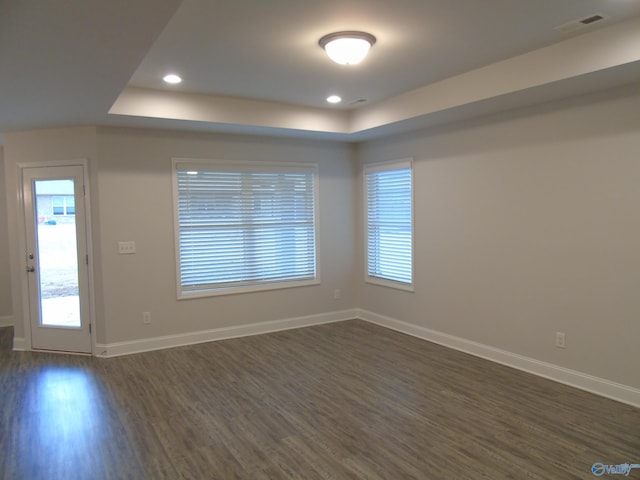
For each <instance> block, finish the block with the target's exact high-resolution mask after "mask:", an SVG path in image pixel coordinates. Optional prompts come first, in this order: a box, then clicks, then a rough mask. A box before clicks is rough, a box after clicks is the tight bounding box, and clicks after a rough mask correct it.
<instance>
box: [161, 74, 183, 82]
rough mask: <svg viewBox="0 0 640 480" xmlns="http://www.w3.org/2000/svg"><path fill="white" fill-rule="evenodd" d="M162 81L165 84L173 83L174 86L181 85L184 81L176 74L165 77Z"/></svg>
mask: <svg viewBox="0 0 640 480" xmlns="http://www.w3.org/2000/svg"><path fill="white" fill-rule="evenodd" d="M162 79H163V80H164V81H165V82H167V83H172V84H176V83H180V82H181V81H182V78H180V77H179V76H178V75H176V74H175V73H170V74H169V75H165V76H164V77H162Z"/></svg>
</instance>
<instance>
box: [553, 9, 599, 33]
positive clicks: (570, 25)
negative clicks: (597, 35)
mask: <svg viewBox="0 0 640 480" xmlns="http://www.w3.org/2000/svg"><path fill="white" fill-rule="evenodd" d="M608 18H609V16H608V15H605V14H604V13H594V14H592V15H587V16H586V17H584V18H579V19H578V20H571V21H570V22H567V23H563V24H562V25H558V26H557V27H554V30H557V31H559V32H562V33H571V32H575V31H577V30H581V29H583V28H587V27H591V26H592V25H595V24H596V23H600V22H602V21H603V20H606V19H608Z"/></svg>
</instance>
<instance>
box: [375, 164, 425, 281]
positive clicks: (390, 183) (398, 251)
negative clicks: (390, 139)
mask: <svg viewBox="0 0 640 480" xmlns="http://www.w3.org/2000/svg"><path fill="white" fill-rule="evenodd" d="M411 172H412V170H411V161H409V160H405V161H398V162H392V163H385V164H378V165H372V166H368V167H366V168H365V179H366V195H367V275H368V276H369V277H370V278H379V279H384V280H390V281H392V282H399V283H402V284H408V285H411V284H412V264H413V247H412V242H413V238H412V237H413V226H412V215H413V214H412V205H413V201H412V174H411Z"/></svg>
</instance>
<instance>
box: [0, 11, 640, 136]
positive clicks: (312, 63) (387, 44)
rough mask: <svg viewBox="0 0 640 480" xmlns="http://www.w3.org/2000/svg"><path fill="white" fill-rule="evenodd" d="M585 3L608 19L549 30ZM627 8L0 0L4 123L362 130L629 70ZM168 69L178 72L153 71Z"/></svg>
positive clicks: (631, 48)
mask: <svg viewBox="0 0 640 480" xmlns="http://www.w3.org/2000/svg"><path fill="white" fill-rule="evenodd" d="M595 13H598V14H601V15H603V16H605V17H606V19H605V20H603V21H601V22H598V23H597V24H594V25H593V26H591V27H588V28H584V29H582V30H578V31H575V32H572V33H561V32H559V31H557V30H555V29H554V27H557V26H559V25H562V24H565V23H567V22H569V21H572V20H576V19H580V18H584V17H587V16H589V15H591V14H595ZM639 20H640V0H535V1H532V0H482V1H480V0H324V1H322V2H320V1H311V0H220V1H211V0H184V1H180V0H109V1H108V2H105V1H104V0H49V1H47V2H42V1H41V0H0V133H2V132H8V131H15V130H26V129H32V128H41V127H52V126H67V125H86V124H91V125H139V126H154V127H169V128H183V129H194V130H207V131H246V132H256V133H275V134H283V133H284V134H287V135H313V134H318V135H322V136H326V137H334V138H339V139H345V140H350V139H359V138H365V137H366V134H365V133H363V132H369V134H370V135H378V134H384V133H386V132H390V131H393V130H398V129H399V128H400V129H401V128H409V127H411V128H415V127H417V126H421V125H429V124H434V123H439V122H442V121H451V120H455V119H458V118H464V117H466V116H470V115H477V114H482V113H488V112H491V111H496V110H498V109H504V108H513V107H515V106H519V105H521V104H528V103H532V102H539V101H545V100H547V99H551V98H557V97H558V96H565V95H569V94H576V93H583V92H588V91H593V90H596V89H602V88H607V87H610V86H614V85H620V84H628V83H634V82H637V81H638V79H639V78H640V39H639V38H638V34H637V33H635V32H640V21H639ZM339 30H363V31H367V32H369V33H372V34H373V35H375V36H376V37H377V43H376V44H375V45H374V46H373V48H372V49H371V51H370V54H369V56H368V57H367V59H366V60H365V61H364V62H363V63H362V64H360V65H357V66H352V67H349V66H340V65H336V64H334V63H332V62H331V61H330V60H329V59H328V58H327V57H326V55H325V54H324V52H323V51H322V50H321V49H320V47H319V46H318V39H319V38H320V37H321V36H323V35H324V34H327V33H330V32H333V31H339ZM629 42H631V44H629ZM607 48H608V50H607ZM600 49H604V50H602V51H600ZM621 50H624V54H621V55H618V51H621ZM563 55H565V56H566V57H562V56H563ZM618 57H619V58H618ZM563 58H566V61H565V60H563ZM565 66H566V68H567V69H568V70H567V71H566V72H563V70H564V69H565ZM545 70H548V72H545ZM569 70H570V71H569ZM168 72H175V73H179V74H180V75H181V76H182V77H183V78H184V81H183V83H182V84H180V85H178V86H167V85H165V84H163V82H162V80H161V77H162V76H163V75H164V74H166V73H168ZM471 90H472V91H473V92H471ZM455 92H457V93H455ZM333 93H336V94H338V95H340V96H342V97H343V99H344V102H343V103H342V104H341V105H339V106H329V105H328V104H327V103H326V102H325V98H326V97H327V96H328V95H329V94H333ZM447 97H455V98H450V99H449V100H447V101H444V103H443V99H445V98H447ZM359 99H365V100H366V101H365V102H361V103H357V104H352V103H351V102H353V101H356V100H359ZM435 100H438V102H440V103H438V102H435V103H434V101H435ZM417 119H420V121H416V120H417Z"/></svg>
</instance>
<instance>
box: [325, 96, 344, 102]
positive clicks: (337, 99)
mask: <svg viewBox="0 0 640 480" xmlns="http://www.w3.org/2000/svg"><path fill="white" fill-rule="evenodd" d="M341 101H342V98H340V97H339V96H338V95H329V96H328V97H327V102H329V103H340V102H341Z"/></svg>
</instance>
